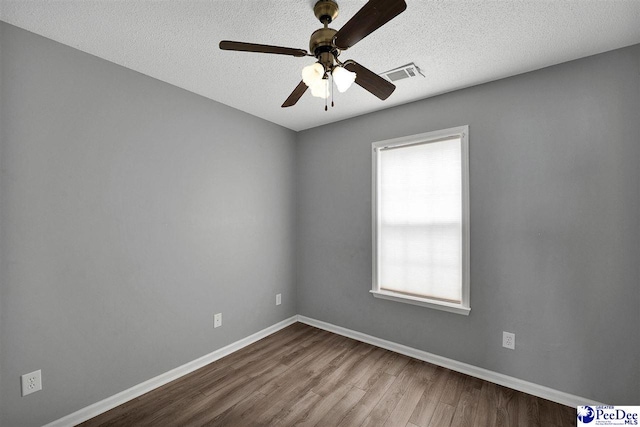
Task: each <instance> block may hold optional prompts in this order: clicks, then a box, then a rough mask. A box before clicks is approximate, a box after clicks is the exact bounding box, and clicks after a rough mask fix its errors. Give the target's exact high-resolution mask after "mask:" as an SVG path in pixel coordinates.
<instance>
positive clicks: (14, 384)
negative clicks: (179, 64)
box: [0, 23, 296, 427]
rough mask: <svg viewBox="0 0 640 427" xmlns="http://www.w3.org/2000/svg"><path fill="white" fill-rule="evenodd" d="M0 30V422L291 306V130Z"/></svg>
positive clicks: (202, 348)
mask: <svg viewBox="0 0 640 427" xmlns="http://www.w3.org/2000/svg"><path fill="white" fill-rule="evenodd" d="M0 41H1V49H2V68H1V72H2V81H1V89H0V90H1V108H2V118H1V123H0V127H1V132H2V133H1V137H2V140H1V145H0V166H1V174H0V219H1V221H0V233H1V239H0V251H1V252H0V254H1V262H2V264H1V265H0V283H1V287H0V298H1V300H0V301H1V304H0V310H1V311H0V313H1V318H0V325H1V326H0V328H1V329H0V345H1V348H2V357H1V358H0V375H1V378H2V385H1V387H0V389H1V395H0V401H1V402H2V403H1V407H0V411H1V414H2V416H1V418H0V425H2V426H7V427H9V426H11V427H16V426H35V425H41V424H43V423H46V422H50V421H53V420H55V419H57V418H60V417H62V416H64V415H67V414H69V413H71V412H74V411H76V410H78V409H81V408H83V407H85V406H87V405H89V404H92V403H95V402H97V401H99V400H101V399H104V398H106V397H109V396H112V395H114V394H116V393H118V392H120V391H122V390H125V389H127V388H129V387H131V386H134V385H136V384H139V383H141V382H143V381H145V380H147V379H149V378H152V377H154V376H156V375H158V374H161V373H164V372H166V371H168V370H170V369H172V368H175V367H177V366H180V365H182V364H184V363H186V362H189V361H192V360H194V359H196V358H198V357H200V356H203V355H205V354H207V353H209V352H211V351H213V350H216V349H218V348H221V347H223V346H224V345H226V344H229V343H231V342H234V341H236V340H238V339H240V338H244V337H246V336H248V335H250V334H252V333H254V332H257V331H258V330H260V329H263V328H265V327H267V326H270V325H272V324H274V323H277V322H278V321H280V320H283V319H285V318H287V317H290V316H292V315H294V314H296V305H295V300H296V298H295V289H294V283H293V267H292V262H293V259H294V256H293V244H294V239H293V232H294V199H293V197H294V189H293V185H294V183H295V179H294V160H295V151H294V150H295V147H294V143H295V137H296V135H295V133H294V132H292V131H290V130H287V129H284V128H282V127H279V126H276V125H274V124H271V123H268V122H266V121H263V120H260V119H257V118H255V117H252V116H250V115H247V114H245V113H242V112H239V111H237V110H233V109H231V108H228V107H226V106H223V105H221V104H218V103H216V102H213V101H211V100H208V99H205V98H202V97H200V96H196V95H194V94H192V93H189V92H186V91H184V90H181V89H178V88H175V87H172V86H170V85H167V84H165V83H162V82H160V81H157V80H154V79H152V78H149V77H147V76H144V75H141V74H138V73H135V72H133V71H130V70H127V69H124V68H122V67H119V66H117V65H114V64H112V63H109V62H107V61H104V60H101V59H98V58H95V57H93V56H90V55H87V54H85V53H82V52H80V51H77V50H74V49H72V48H70V47H66V46H63V45H60V44H58V43H55V42H53V41H50V40H47V39H44V38H42V37H40V36H36V35H34V34H31V33H28V32H26V31H24V30H21V29H18V28H16V27H13V26H10V25H7V24H5V23H0ZM278 292H282V294H283V303H282V305H281V306H277V307H276V306H275V294H276V293H278ZM216 312H223V314H224V322H223V326H222V328H219V329H215V330H214V329H213V314H214V313H216ZM36 369H42V374H43V385H44V388H43V390H42V391H41V392H38V393H35V394H32V395H30V396H27V397H24V398H23V397H20V375H21V374H24V373H27V372H31V371H33V370H36Z"/></svg>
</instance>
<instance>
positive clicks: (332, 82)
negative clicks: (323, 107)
mask: <svg viewBox="0 0 640 427" xmlns="http://www.w3.org/2000/svg"><path fill="white" fill-rule="evenodd" d="M334 83H335V82H334V81H333V76H331V108H333V107H334V106H335V105H334V104H333V86H334Z"/></svg>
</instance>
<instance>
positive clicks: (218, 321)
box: [213, 313, 222, 328]
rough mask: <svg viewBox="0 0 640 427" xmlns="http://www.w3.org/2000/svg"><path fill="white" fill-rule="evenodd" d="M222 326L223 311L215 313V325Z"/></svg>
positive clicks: (216, 326) (215, 326)
mask: <svg viewBox="0 0 640 427" xmlns="http://www.w3.org/2000/svg"><path fill="white" fill-rule="evenodd" d="M220 326H222V313H217V314H214V315H213V327H214V328H219V327H220Z"/></svg>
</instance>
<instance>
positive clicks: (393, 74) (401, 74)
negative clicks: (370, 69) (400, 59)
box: [380, 62, 424, 82]
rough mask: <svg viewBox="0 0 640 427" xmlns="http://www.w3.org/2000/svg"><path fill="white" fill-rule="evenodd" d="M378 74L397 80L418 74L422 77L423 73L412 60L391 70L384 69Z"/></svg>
mask: <svg viewBox="0 0 640 427" xmlns="http://www.w3.org/2000/svg"><path fill="white" fill-rule="evenodd" d="M380 75H381V76H382V77H385V78H386V79H388V80H390V81H392V82H397V81H398V80H403V79H409V78H413V77H418V76H422V77H424V74H422V71H421V70H420V68H419V67H418V66H417V65H416V64H414V63H413V62H412V63H410V64H407V65H403V66H401V67H397V68H394V69H393V70H389V71H385V72H384V73H381V74H380Z"/></svg>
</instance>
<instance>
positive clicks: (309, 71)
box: [302, 62, 324, 88]
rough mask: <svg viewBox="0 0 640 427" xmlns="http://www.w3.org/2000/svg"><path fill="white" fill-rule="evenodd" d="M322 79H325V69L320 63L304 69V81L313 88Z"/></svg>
mask: <svg viewBox="0 0 640 427" xmlns="http://www.w3.org/2000/svg"><path fill="white" fill-rule="evenodd" d="M322 77H324V67H323V66H322V64H320V63H318V62H316V63H315V64H311V65H307V66H306V67H304V68H303V69H302V81H303V82H304V84H306V85H307V86H309V87H311V88H312V87H313V85H314V84H316V83H318V82H319V81H320V80H322Z"/></svg>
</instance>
